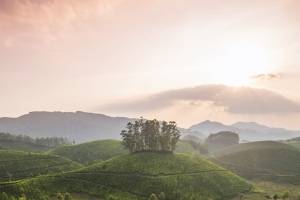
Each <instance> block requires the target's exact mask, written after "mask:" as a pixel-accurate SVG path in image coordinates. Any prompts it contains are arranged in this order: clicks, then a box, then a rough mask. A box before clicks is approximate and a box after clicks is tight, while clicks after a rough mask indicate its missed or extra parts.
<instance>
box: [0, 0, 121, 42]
mask: <svg viewBox="0 0 300 200" xmlns="http://www.w3.org/2000/svg"><path fill="white" fill-rule="evenodd" d="M118 2H120V1H119V0H1V1H0V29H1V32H2V34H0V40H1V42H2V43H3V41H6V43H7V40H10V41H12V40H21V38H24V37H25V38H26V37H30V38H34V37H37V38H40V37H41V36H43V37H47V39H51V37H55V36H61V35H64V34H65V32H66V31H68V30H72V26H73V25H74V24H75V23H79V22H81V21H83V20H85V19H87V18H89V17H91V16H95V15H98V14H100V13H105V12H107V11H109V10H110V8H111V7H112V6H114V5H115V4H116V3H118ZM12 36H13V38H12ZM4 44H5V43H4ZM11 44H12V42H10V43H9V45H11Z"/></svg>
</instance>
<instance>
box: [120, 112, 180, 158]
mask: <svg viewBox="0 0 300 200" xmlns="http://www.w3.org/2000/svg"><path fill="white" fill-rule="evenodd" d="M176 126H177V124H176V122H174V121H170V122H169V123H167V122H166V121H163V122H161V123H160V122H159V121H157V120H156V119H154V120H146V121H144V120H143V118H141V119H140V120H138V121H135V122H134V123H131V122H129V123H128V124H127V126H126V129H127V130H123V131H122V132H121V136H122V140H123V141H122V144H123V145H124V146H125V148H126V149H128V150H129V152H130V153H135V152H139V151H162V152H173V151H174V150H175V148H176V143H177V142H178V140H179V138H180V136H181V135H180V131H179V130H178V129H177V127H176Z"/></svg>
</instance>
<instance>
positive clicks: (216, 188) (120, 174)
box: [0, 152, 256, 200]
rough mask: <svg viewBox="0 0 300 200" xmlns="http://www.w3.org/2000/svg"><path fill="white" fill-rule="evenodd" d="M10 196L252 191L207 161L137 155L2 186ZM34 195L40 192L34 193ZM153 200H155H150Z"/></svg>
mask: <svg viewBox="0 0 300 200" xmlns="http://www.w3.org/2000/svg"><path fill="white" fill-rule="evenodd" d="M0 188H1V191H2V192H5V193H6V194H8V195H10V196H11V195H15V196H17V195H20V194H22V193H21V190H22V188H25V190H24V189H23V194H25V195H26V196H27V197H28V198H29V199H40V198H39V196H41V194H44V195H47V196H49V195H53V194H57V193H58V192H66V191H68V192H70V193H85V194H89V195H93V196H97V197H100V198H103V199H122V200H147V199H149V197H150V196H153V195H152V194H155V195H156V196H158V197H159V199H173V200H175V199H199V200H207V199H229V198H232V197H237V196H238V195H240V194H241V193H244V192H250V191H252V190H253V189H256V188H254V187H253V186H252V185H251V184H250V183H248V182H247V181H245V180H243V179H242V178H240V177H238V176H236V175H235V174H233V173H232V172H230V171H227V170H225V169H224V168H222V167H220V166H218V165H215V164H213V163H212V162H209V161H207V160H205V159H201V158H195V157H194V156H189V155H184V154H168V153H165V154H163V153H150V152H144V153H135V154H125V155H120V156H115V157H113V158H111V159H109V160H107V161H104V162H101V163H98V164H95V165H91V166H89V167H85V168H82V169H81V170H80V169H78V170H75V171H72V172H65V173H60V174H52V175H46V176H39V177H37V178H34V179H26V180H24V181H19V182H11V183H0ZM36 191H38V193H37V192H36ZM151 199H157V198H151Z"/></svg>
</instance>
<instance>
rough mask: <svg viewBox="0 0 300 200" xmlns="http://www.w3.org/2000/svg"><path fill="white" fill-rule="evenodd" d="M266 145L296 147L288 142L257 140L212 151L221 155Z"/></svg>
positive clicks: (216, 154)
mask: <svg viewBox="0 0 300 200" xmlns="http://www.w3.org/2000/svg"><path fill="white" fill-rule="evenodd" d="M266 147H283V148H290V149H296V148H294V147H292V146H290V145H288V144H285V143H282V142H276V141H257V142H249V143H239V144H235V145H232V146H229V147H226V148H223V149H220V150H217V151H215V152H212V154H213V155H215V156H221V155H225V154H230V153H233V152H238V151H242V150H246V149H254V148H266Z"/></svg>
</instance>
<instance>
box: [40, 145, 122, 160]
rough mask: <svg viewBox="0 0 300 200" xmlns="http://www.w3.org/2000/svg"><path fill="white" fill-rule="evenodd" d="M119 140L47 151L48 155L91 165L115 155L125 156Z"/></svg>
mask: <svg viewBox="0 0 300 200" xmlns="http://www.w3.org/2000/svg"><path fill="white" fill-rule="evenodd" d="M127 153H128V150H126V149H124V146H123V145H121V141H120V140H96V141H92V142H85V143H82V144H77V145H70V146H61V147H57V148H55V149H51V150H50V151H47V152H46V153H45V154H48V155H59V156H63V157H66V158H69V159H71V160H73V161H76V162H78V163H81V164H84V165H91V164H95V163H98V162H100V161H103V160H107V159H109V158H112V157H114V156H117V155H122V154H127Z"/></svg>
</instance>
